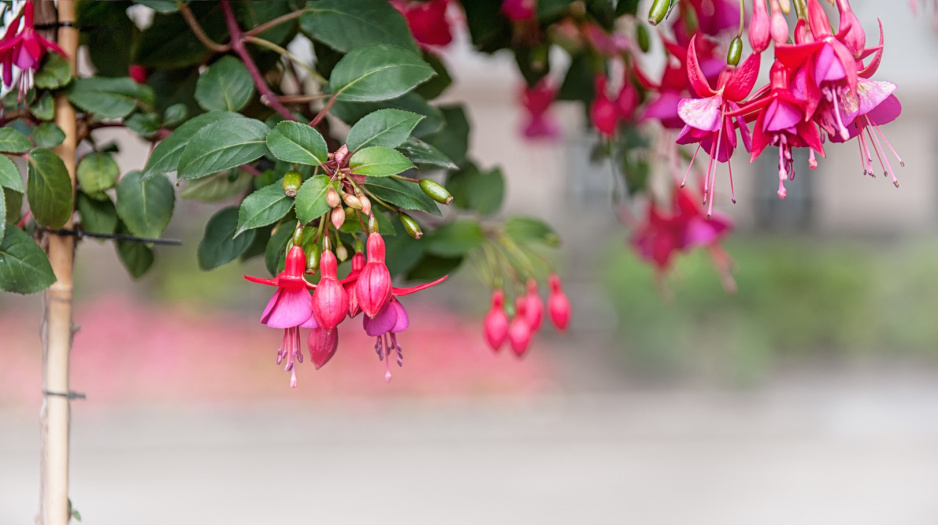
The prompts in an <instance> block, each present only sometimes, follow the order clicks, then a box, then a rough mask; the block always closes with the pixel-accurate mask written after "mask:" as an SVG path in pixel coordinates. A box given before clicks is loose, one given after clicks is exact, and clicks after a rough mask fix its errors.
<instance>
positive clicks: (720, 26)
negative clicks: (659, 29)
mask: <svg viewBox="0 0 938 525" xmlns="http://www.w3.org/2000/svg"><path fill="white" fill-rule="evenodd" d="M682 4H685V2H682ZM685 9H690V10H693V15H692V16H693V18H695V19H696V21H697V24H696V26H697V31H696V32H700V33H703V34H705V35H708V36H717V35H719V34H720V33H722V32H724V31H728V30H733V31H736V30H737V29H738V27H739V0H686V4H685V5H683V6H682V9H681V10H680V11H679V15H680V16H677V17H675V19H674V23H673V24H672V28H673V29H674V35H675V37H676V38H677V40H678V42H680V43H682V44H683V45H687V42H688V41H690V39H691V37H693V35H694V34H695V33H696V32H693V33H688V27H687V23H686V14H685V11H684V10H685Z"/></svg>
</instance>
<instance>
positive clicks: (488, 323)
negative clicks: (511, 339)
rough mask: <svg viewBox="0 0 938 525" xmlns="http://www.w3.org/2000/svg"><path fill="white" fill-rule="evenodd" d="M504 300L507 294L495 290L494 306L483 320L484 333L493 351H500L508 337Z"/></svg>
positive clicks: (493, 293)
mask: <svg viewBox="0 0 938 525" xmlns="http://www.w3.org/2000/svg"><path fill="white" fill-rule="evenodd" d="M504 301H505V294H504V293H503V292H502V291H501V290H494V291H493V292H492V308H491V309H490V310H489V312H488V313H487V314H485V320H484V321H482V334H483V335H484V336H485V341H486V342H487V343H488V344H489V348H491V349H492V351H493V352H498V350H499V349H500V348H501V347H502V345H503V344H505V341H506V340H507V339H508V316H507V315H505V309H504V307H503V303H504Z"/></svg>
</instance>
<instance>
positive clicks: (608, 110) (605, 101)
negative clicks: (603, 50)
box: [590, 75, 619, 137]
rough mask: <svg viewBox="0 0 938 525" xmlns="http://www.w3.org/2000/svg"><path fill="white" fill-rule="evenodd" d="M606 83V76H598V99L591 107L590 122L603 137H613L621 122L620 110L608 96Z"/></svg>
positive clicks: (596, 81)
mask: <svg viewBox="0 0 938 525" xmlns="http://www.w3.org/2000/svg"><path fill="white" fill-rule="evenodd" d="M606 82H607V79H606V76H605V75H597V76H596V80H595V86H596V97H595V98H594V99H593V103H592V105H591V106H590V120H592V122H593V126H595V127H596V130H597V131H599V133H600V134H601V135H603V136H605V137H613V136H615V134H616V126H617V125H618V122H619V110H618V108H617V107H616V104H615V102H613V101H612V100H611V99H610V98H609V96H608V95H607V94H606Z"/></svg>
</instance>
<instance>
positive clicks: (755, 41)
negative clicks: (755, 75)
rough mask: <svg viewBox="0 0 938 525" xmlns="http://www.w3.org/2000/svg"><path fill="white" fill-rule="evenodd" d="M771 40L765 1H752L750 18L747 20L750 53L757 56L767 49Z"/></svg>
mask: <svg viewBox="0 0 938 525" xmlns="http://www.w3.org/2000/svg"><path fill="white" fill-rule="evenodd" d="M771 39H772V34H771V33H770V22H769V12H768V10H766V7H765V0H752V18H750V19H749V45H750V46H752V52H753V53H756V54H758V53H761V52H763V51H765V50H766V49H768V47H769V41H770V40H771Z"/></svg>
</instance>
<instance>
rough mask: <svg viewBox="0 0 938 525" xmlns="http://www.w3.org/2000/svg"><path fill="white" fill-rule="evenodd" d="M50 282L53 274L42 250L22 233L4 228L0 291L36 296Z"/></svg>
mask: <svg viewBox="0 0 938 525" xmlns="http://www.w3.org/2000/svg"><path fill="white" fill-rule="evenodd" d="M54 282H55V274H54V273H52V266H51V265H50V264H49V259H48V258H47V257H46V254H45V252H43V251H42V248H40V247H39V245H38V244H36V242H35V241H34V240H33V239H32V237H30V236H29V235H27V234H26V233H25V232H23V230H20V229H19V228H16V227H12V226H11V227H9V228H7V232H6V235H4V236H3V242H2V243H0V290H5V291H7V292H14V293H20V294H28V293H36V292H39V291H42V290H45V289H46V288H48V287H49V286H52V283H54Z"/></svg>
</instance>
